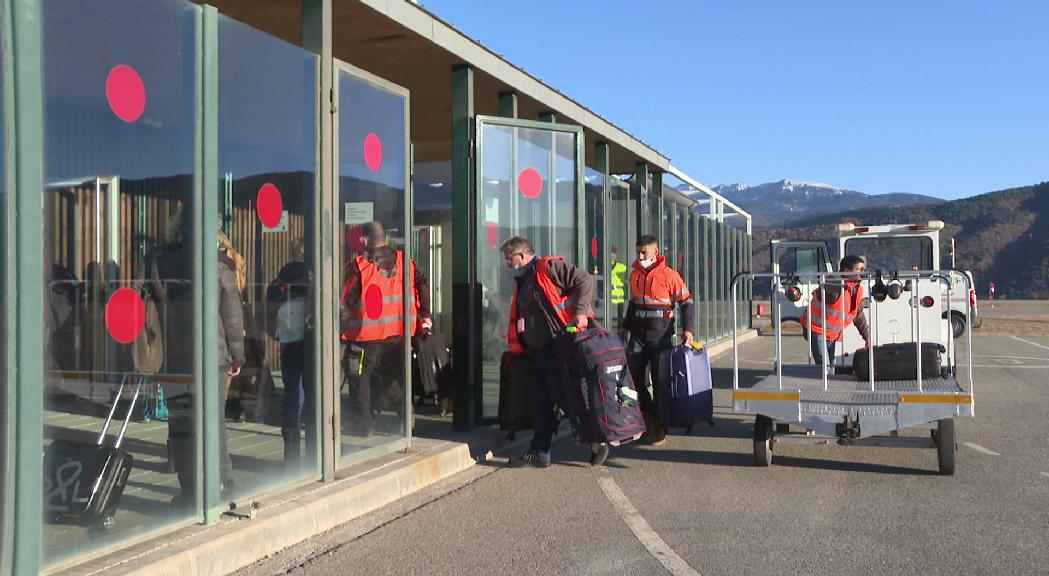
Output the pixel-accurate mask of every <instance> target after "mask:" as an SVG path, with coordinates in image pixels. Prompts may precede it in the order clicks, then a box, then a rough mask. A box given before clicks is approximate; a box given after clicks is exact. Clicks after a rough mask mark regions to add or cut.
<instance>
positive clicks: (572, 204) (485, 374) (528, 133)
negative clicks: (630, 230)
mask: <svg viewBox="0 0 1049 576" xmlns="http://www.w3.org/2000/svg"><path fill="white" fill-rule="evenodd" d="M506 122H507V123H500V122H499V121H496V120H494V119H491V120H479V122H478V133H479V134H478V149H479V153H478V156H479V158H478V176H477V182H478V189H477V196H478V198H477V211H478V212H477V222H478V227H479V229H478V231H477V238H478V243H477V244H478V245H477V281H478V283H479V284H480V285H481V298H482V301H481V348H482V352H481V356H482V378H483V384H482V411H481V413H482V417H483V418H485V419H491V418H495V417H496V416H497V415H498V404H499V366H500V361H501V358H502V355H503V352H505V351H506V349H507V342H506V335H507V327H508V324H509V318H510V307H509V303H510V301H511V300H512V298H513V292H514V288H515V282H514V279H513V276H512V275H511V274H510V270H509V269H508V268H507V267H506V263H505V261H504V259H503V254H502V251H501V250H500V247H501V246H502V243H503V242H505V241H506V240H508V239H510V238H512V237H514V236H523V237H525V238H527V239H528V240H529V241H530V242H531V244H532V247H533V249H534V250H535V253H536V255H539V256H562V257H564V258H565V259H566V260H568V261H570V262H572V263H573V264H576V265H585V262H580V261H579V258H578V257H577V255H578V254H579V250H578V248H579V246H578V242H577V231H579V227H578V226H577V225H576V221H575V217H576V205H577V203H578V202H579V201H580V200H582V198H580V190H579V184H580V180H579V179H580V177H581V175H580V174H579V172H581V171H582V167H580V166H579V164H578V160H577V159H578V157H579V155H578V152H579V150H580V149H581V148H580V146H581V145H582V143H581V140H582V135H581V134H580V133H579V132H577V131H575V130H571V131H558V130H556V129H546V128H538V127H536V128H531V127H524V126H515V125H511V124H509V121H506ZM580 236H583V235H580Z"/></svg>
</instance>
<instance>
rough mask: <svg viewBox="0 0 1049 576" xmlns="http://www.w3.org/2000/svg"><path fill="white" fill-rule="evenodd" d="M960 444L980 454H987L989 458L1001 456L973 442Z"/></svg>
mask: <svg viewBox="0 0 1049 576" xmlns="http://www.w3.org/2000/svg"><path fill="white" fill-rule="evenodd" d="M960 444H961V445H962V446H965V447H966V448H971V449H973V450H976V451H977V452H979V453H980V454H986V455H988V456H1001V454H999V453H997V452H995V451H994V450H989V449H987V448H984V447H983V446H980V445H979V444H973V443H972V442H960Z"/></svg>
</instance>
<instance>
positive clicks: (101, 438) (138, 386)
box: [95, 374, 145, 448]
mask: <svg viewBox="0 0 1049 576" xmlns="http://www.w3.org/2000/svg"><path fill="white" fill-rule="evenodd" d="M127 379H128V375H127V374H124V377H123V378H121V379H120V388H118V389H117V394H116V396H115V397H114V399H113V405H112V406H111V407H110V408H109V415H108V416H106V423H105V424H103V425H102V433H101V434H99V435H98V441H97V442H96V443H95V444H96V445H98V446H102V444H103V443H104V442H105V441H106V433H107V432H109V425H110V424H112V423H113V415H114V414H115V413H116V411H117V404H120V398H121V397H122V396H123V395H124V385H125V384H126V383H127ZM143 380H145V377H142V376H140V377H139V378H138V380H136V381H135V393H134V394H133V395H132V396H131V405H130V406H128V409H127V416H125V417H124V423H123V424H122V425H121V426H120V432H119V433H118V434H117V441H116V443H115V444H114V445H113V448H120V445H121V444H122V443H123V442H124V434H126V433H127V427H128V424H129V423H130V422H131V415H132V414H134V413H135V404H137V403H138V397H139V396H140V395H141V394H142V382H143Z"/></svg>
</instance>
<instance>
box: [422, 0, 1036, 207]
mask: <svg viewBox="0 0 1049 576" xmlns="http://www.w3.org/2000/svg"><path fill="white" fill-rule="evenodd" d="M422 3H423V5H424V6H425V7H426V8H427V9H429V10H431V11H433V12H434V13H435V14H437V15H438V16H439V17H441V18H442V19H444V20H446V21H448V22H450V23H451V24H452V25H454V26H456V27H457V28H459V29H460V30H462V31H463V32H464V33H466V34H468V35H470V36H472V37H473V38H476V39H477V40H479V41H480V42H481V43H483V44H484V45H485V46H487V47H488V48H490V49H491V50H493V51H495V52H496V53H499V54H501V55H503V56H504V57H506V58H507V59H509V60H510V61H512V62H514V63H515V64H517V65H518V66H521V67H523V68H524V69H526V70H527V71H528V72H529V73H531V74H533V75H535V76H537V77H539V78H540V79H542V80H543V81H545V82H547V83H548V84H551V85H552V86H554V87H556V88H557V89H559V90H561V91H562V92H564V93H566V94H568V95H569V96H570V97H572V98H573V99H575V100H577V101H579V102H580V103H582V104H583V105H585V106H587V107H588V108H590V109H591V110H593V111H595V112H596V113H598V114H600V115H601V116H603V117H605V118H607V119H609V120H610V121H612V122H614V123H615V124H617V125H619V126H620V127H622V128H623V129H625V130H626V131H627V132H630V133H631V134H633V135H635V136H637V137H638V138H640V139H641V140H643V141H645V142H646V143H648V144H650V145H651V146H653V147H654V148H656V149H657V150H659V151H660V152H662V153H664V154H667V155H668V156H670V158H671V161H672V162H673V163H674V164H675V165H676V166H678V167H679V168H681V169H683V170H685V171H686V172H687V173H689V174H690V175H692V176H693V177H695V178H697V179H699V180H700V181H702V182H704V183H707V184H711V185H713V184H723V183H728V182H745V183H748V184H760V183H762V182H770V181H774V180H780V179H782V178H794V179H798V180H807V181H817V182H826V183H829V184H835V185H838V186H843V187H847V188H852V189H855V190H860V191H862V192H868V193H871V194H880V193H887V192H913V193H923V194H931V195H934V196H940V197H943V198H960V197H964V196H971V195H974V194H979V193H983V192H989V191H992V190H998V189H1002V188H1009V187H1013V186H1022V185H1026V184H1034V183H1037V182H1040V181H1043V180H1049V35H1047V34H1049V32H1047V28H1046V25H1047V23H1049V1H1046V0H995V1H976V0H952V1H946V0H941V1H913V0H882V1H879V2H868V1H861V0H851V1H842V0H791V1H781V0H766V1H761V2H758V1H747V0H731V1H713V0H670V1H668V0H659V1H656V2H640V1H630V2H628V1H626V0H603V1H599V0H517V1H515V2H509V1H496V0H423V2H422Z"/></svg>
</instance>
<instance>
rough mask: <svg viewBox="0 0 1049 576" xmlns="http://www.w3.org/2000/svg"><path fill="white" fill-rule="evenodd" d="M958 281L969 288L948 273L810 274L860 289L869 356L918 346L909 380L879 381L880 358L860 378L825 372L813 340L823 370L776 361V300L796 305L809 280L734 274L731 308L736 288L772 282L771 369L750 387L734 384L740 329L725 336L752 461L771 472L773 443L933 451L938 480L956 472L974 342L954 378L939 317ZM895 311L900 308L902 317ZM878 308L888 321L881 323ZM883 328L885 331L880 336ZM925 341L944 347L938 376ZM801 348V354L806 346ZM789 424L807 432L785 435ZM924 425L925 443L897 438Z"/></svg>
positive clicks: (949, 342) (968, 409)
mask: <svg viewBox="0 0 1049 576" xmlns="http://www.w3.org/2000/svg"><path fill="white" fill-rule="evenodd" d="M958 275H960V277H962V278H964V279H965V282H966V284H969V285H968V286H967V288H968V289H971V288H972V286H971V283H970V281H969V277H968V276H967V275H965V274H963V273H962V274H959V272H958V271H954V270H925V271H912V270H907V271H891V272H889V273H888V274H886V273H883V272H882V271H874V272H871V271H868V272H863V273H822V272H821V273H814V274H812V276H815V278H814V280H816V282H817V283H818V284H817V285H819V286H831V285H836V286H840V287H842V288H844V282H845V280H847V279H852V280H858V281H859V282H860V283H861V285H863V286H864V288H865V298H864V300H863V303H862V304H861V306H862V309H863V310H864V311H865V313H866V314H868V315H869V316H870V317H869V318H868V321H869V325H870V326H871V333H870V339H871V348H872V349H873V348H875V347H877V346H878V345H879V344H885V343H895V344H900V343H903V342H906V343H908V344H910V343H913V344H914V346H915V350H916V359H915V364H916V365H915V372H914V376H915V377H914V378H913V379H902V380H876V379H875V374H876V370H877V366H876V356H877V355H876V354H868V355H867V356H868V358H869V362H870V366H869V369H868V370H867V377H866V379H864V380H860V379H857V377H856V376H855V375H853V374H851V373H849V374H844V373H842V372H844V371H845V370H843V368H844V367H841V366H839V367H835V366H833V365H829V364H828V360H827V358H828V356H827V353H826V352H827V348H826V342H825V341H823V338H822V336H821V335H818V334H817V335H815V337H816V338H818V339H820V341H821V342H822V345H823V346H824V353H823V355H822V356H823V362H822V365H812V364H811V359H810V363H809V364H788V363H786V362H783V361H782V359H783V358H784V353H783V333H782V320H781V316H780V314H779V310H778V309H777V308H778V306H779V305H780V304H781V303H782V302H787V301H792V300H793V301H796V299H797V298H799V297H800V294H799V290H798V289H797V286H798V285H799V284H803V283H804V282H806V281H811V280H813V279H807V278H805V277H804V276H805V275H804V274H752V273H749V272H741V273H739V274H737V275H736V276H735V277H734V278H733V279H732V284H731V291H732V297H733V309H735V307H736V304H735V302H736V300H735V298H736V290H737V285H738V283H739V281H740V280H743V279H769V280H771V283H772V285H773V295H772V296H773V298H772V305H773V310H772V319H773V326H774V333H775V345H776V348H775V350H776V351H775V357H774V369H773V372H772V373H771V374H770V375H768V376H766V377H764V378H763V379H761V380H760V381H758V382H757V383H755V384H754V385H752V386H750V387H741V386H740V382H739V348H738V343H737V340H736V328H737V326H735V325H734V326H733V332H732V334H733V336H732V406H733V411H734V412H735V413H738V414H754V415H755V420H754V463H755V464H756V465H758V466H769V465H770V464H771V463H772V459H773V453H774V452H775V446H776V445H777V444H779V443H807V444H829V443H832V442H836V443H838V444H840V445H845V446H848V445H866V446H900V447H912V448H935V449H936V452H937V460H938V463H939V471H940V473H941V474H944V475H949V474H953V473H954V470H955V452H956V447H957V446H956V440H955V431H954V418H955V417H958V416H968V417H972V416H973V415H974V412H973V407H974V396H973V377H972V334H971V331H966V334H965V337H966V342H967V345H966V349H965V366H964V368H965V369H964V370H961V371H959V365H958V363H957V362H956V350H955V348H956V346H955V338H954V334H953V331H951V330H949V329H948V327H947V326H946V325H945V323H949V321H950V320H949V318H944V317H943V314H942V311H943V310H945V309H947V307H948V306H949V305H950V302H951V300H950V298H951V293H952V291H953V290H954V285H955V282H954V281H952V280H953V278H956V277H958ZM843 293H844V290H843ZM901 306H902V308H903V309H904V310H905V312H904V313H903V314H902V315H901V314H900V313H899V312H900V310H901ZM882 308H884V309H885V311H884V312H883V313H889V314H892V315H893V318H891V319H889V318H885V317H882V318H879V312H880V309H882ZM822 309H823V322H822V324H821V325H823V326H826V325H827V322H826V314H827V312H826V308H822ZM734 312H735V310H734ZM733 317H734V318H738V316H736V315H734V316H733ZM887 320H889V321H888V322H886V321H887ZM734 324H735V321H734ZM937 324H940V325H939V326H938V325H937ZM882 325H888V326H890V327H891V329H887V330H882V329H880V328H879V326H882ZM882 332H888V333H882ZM803 336H807V338H806V340H808V339H810V338H812V337H813V335H812V334H811V333H809V334H808V335H803ZM923 341H924V342H933V343H940V344H941V345H942V346H943V348H942V350H943V352H944V357H943V364H942V369H941V371H940V373H939V374H938V375H936V376H935V377H924V378H923V377H922V373H923V370H922V365H921V364H922V360H921V358H922V355H921V347H922V343H923ZM840 344H841V343H839V345H840ZM805 345H806V348H808V342H806V344H805ZM926 370H928V366H927V367H926ZM850 372H851V371H850ZM959 372H961V373H959ZM963 381H964V383H965V386H963V385H962V384H963ZM791 425H793V426H796V427H799V428H802V429H804V432H803V433H800V434H799V433H790V432H789V427H790V426H791ZM923 426H924V427H930V426H931V428H932V430H931V433H930V434H929V435H928V436H927V437H914V436H900V435H899V434H898V432H899V430H902V429H905V428H914V427H923Z"/></svg>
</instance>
